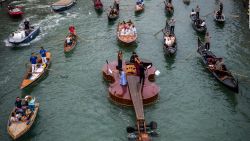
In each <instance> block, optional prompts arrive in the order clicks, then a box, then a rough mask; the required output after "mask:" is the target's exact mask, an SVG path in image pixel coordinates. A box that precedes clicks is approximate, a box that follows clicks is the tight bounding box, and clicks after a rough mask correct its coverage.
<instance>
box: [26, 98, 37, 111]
mask: <svg viewBox="0 0 250 141" xmlns="http://www.w3.org/2000/svg"><path fill="white" fill-rule="evenodd" d="M28 101H29V103H28V106H29V109H30V110H31V111H32V112H33V111H34V110H35V101H36V99H35V98H32V97H31V96H29V97H28Z"/></svg>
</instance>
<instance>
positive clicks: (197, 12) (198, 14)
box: [195, 5, 201, 19]
mask: <svg viewBox="0 0 250 141" xmlns="http://www.w3.org/2000/svg"><path fill="white" fill-rule="evenodd" d="M200 10H201V9H200V7H199V5H197V6H196V8H195V12H196V17H197V19H199V18H200Z"/></svg>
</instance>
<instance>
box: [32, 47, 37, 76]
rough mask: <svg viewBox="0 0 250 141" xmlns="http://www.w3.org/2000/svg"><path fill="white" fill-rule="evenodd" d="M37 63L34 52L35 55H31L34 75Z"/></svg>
mask: <svg viewBox="0 0 250 141" xmlns="http://www.w3.org/2000/svg"><path fill="white" fill-rule="evenodd" d="M36 62H37V56H36V55H35V53H34V52H33V53H31V57H30V63H31V67H32V73H34V72H35V70H36Z"/></svg>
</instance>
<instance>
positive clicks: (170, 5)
mask: <svg viewBox="0 0 250 141" xmlns="http://www.w3.org/2000/svg"><path fill="white" fill-rule="evenodd" d="M166 6H167V9H168V10H169V11H172V10H173V9H174V8H173V5H172V4H171V3H169V2H168V3H167V5H166Z"/></svg>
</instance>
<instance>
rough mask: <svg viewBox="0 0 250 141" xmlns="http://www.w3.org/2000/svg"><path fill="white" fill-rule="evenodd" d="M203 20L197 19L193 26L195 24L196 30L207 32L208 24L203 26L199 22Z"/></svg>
mask: <svg viewBox="0 0 250 141" xmlns="http://www.w3.org/2000/svg"><path fill="white" fill-rule="evenodd" d="M190 18H191V17H190ZM191 20H192V18H191ZM202 21H203V20H202V19H196V20H194V21H193V23H192V26H193V28H194V30H195V31H197V32H198V33H202V34H205V33H206V32H207V26H206V25H204V26H201V25H200V24H199V23H200V22H202Z"/></svg>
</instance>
